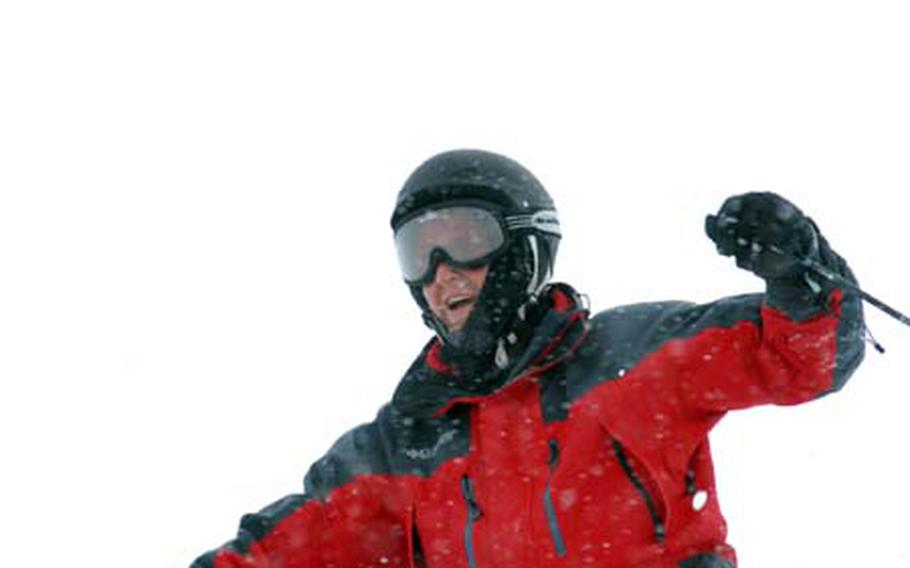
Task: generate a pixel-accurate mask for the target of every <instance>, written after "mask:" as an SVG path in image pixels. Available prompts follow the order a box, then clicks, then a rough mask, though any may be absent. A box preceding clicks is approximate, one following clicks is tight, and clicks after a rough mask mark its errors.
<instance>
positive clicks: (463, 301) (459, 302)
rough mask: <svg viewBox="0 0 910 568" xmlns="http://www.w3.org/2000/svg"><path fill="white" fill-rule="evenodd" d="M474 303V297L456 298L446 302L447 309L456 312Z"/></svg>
mask: <svg viewBox="0 0 910 568" xmlns="http://www.w3.org/2000/svg"><path fill="white" fill-rule="evenodd" d="M473 303H474V297H473V296H456V297H454V298H451V299H449V300H446V308H448V309H449V311H456V310H459V309H461V308H464V307H466V306H470V305H471V304H473Z"/></svg>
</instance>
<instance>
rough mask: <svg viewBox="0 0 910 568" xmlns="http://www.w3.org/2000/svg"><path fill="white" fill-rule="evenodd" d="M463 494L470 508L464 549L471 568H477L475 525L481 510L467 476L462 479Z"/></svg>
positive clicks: (465, 529) (465, 528) (465, 530)
mask: <svg viewBox="0 0 910 568" xmlns="http://www.w3.org/2000/svg"><path fill="white" fill-rule="evenodd" d="M461 493H462V495H464V500H465V504H467V506H468V520H467V522H466V523H465V527H464V549H465V552H466V553H467V555H468V566H469V568H477V556H476V555H475V552H474V523H475V522H476V521H477V519H479V518H480V508H479V507H478V506H477V500H476V499H475V498H474V486H473V484H472V483H471V478H470V477H468V476H467V475H463V476H462V477H461Z"/></svg>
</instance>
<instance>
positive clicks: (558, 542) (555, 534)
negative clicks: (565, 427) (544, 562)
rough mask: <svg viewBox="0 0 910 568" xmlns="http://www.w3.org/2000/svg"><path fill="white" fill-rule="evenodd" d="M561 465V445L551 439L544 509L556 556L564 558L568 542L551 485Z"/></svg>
mask: <svg viewBox="0 0 910 568" xmlns="http://www.w3.org/2000/svg"><path fill="white" fill-rule="evenodd" d="M557 465H559V444H558V443H557V442H556V439H555V438H551V439H550V473H549V476H548V477H547V484H546V486H545V487H544V493H543V508H544V512H546V515H547V525H549V527H550V537H551V538H552V539H553V548H555V549H556V556H559V557H563V556H565V555H566V542H565V539H564V538H563V536H562V531H561V530H560V529H559V519H557V517H556V507H554V506H553V495H552V491H551V485H552V483H553V474H554V473H555V472H556V466H557Z"/></svg>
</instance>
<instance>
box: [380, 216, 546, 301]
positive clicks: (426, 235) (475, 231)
mask: <svg viewBox="0 0 910 568" xmlns="http://www.w3.org/2000/svg"><path fill="white" fill-rule="evenodd" d="M522 229H528V230H538V231H542V232H545V233H548V234H551V235H555V236H557V237H558V236H559V235H560V232H559V220H558V218H557V216H556V211H552V210H548V211H538V212H536V213H533V214H526V215H511V216H504V217H503V216H500V215H499V214H498V213H497V212H495V211H493V210H491V209H488V208H485V207H482V206H477V205H456V206H449V207H445V208H440V209H430V210H425V211H423V212H421V213H419V214H417V215H416V216H414V217H412V218H411V219H409V220H407V221H405V222H404V223H402V225H401V226H400V227H399V228H398V230H396V231H395V249H396V251H397V252H398V262H399V264H400V265H401V273H402V275H403V276H404V279H405V281H406V282H408V283H409V284H421V283H426V282H428V281H430V280H431V279H432V278H433V275H434V274H435V270H434V269H435V266H436V264H437V263H438V262H439V260H442V259H445V260H446V261H448V262H450V263H451V264H453V265H454V266H458V267H462V268H471V267H477V266H481V265H483V264H486V263H487V262H489V261H490V260H491V259H492V258H493V257H495V256H496V255H498V254H499V253H500V252H502V251H503V250H505V249H506V247H507V246H508V244H509V233H510V232H514V231H520V230H522Z"/></svg>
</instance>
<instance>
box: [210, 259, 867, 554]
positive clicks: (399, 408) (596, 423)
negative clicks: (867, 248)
mask: <svg viewBox="0 0 910 568" xmlns="http://www.w3.org/2000/svg"><path fill="white" fill-rule="evenodd" d="M824 252H825V255H824V260H825V262H826V264H827V265H828V267H829V268H831V269H832V270H835V271H836V272H839V273H840V274H842V275H844V276H847V277H849V278H852V276H851V275H850V272H849V270H848V269H847V267H846V265H845V264H844V263H843V261H842V260H841V259H840V258H839V257H837V256H836V255H834V254H833V253H832V252H830V250H828V249H827V248H826V250H825V251H824ZM550 298H551V300H552V307H551V309H550V310H549V312H548V313H547V314H546V316H545V317H544V318H543V320H542V322H541V323H540V324H539V325H538V326H537V328H536V330H535V333H534V335H533V336H532V338H531V339H530V341H529V342H528V347H527V349H526V350H525V351H524V354H523V356H522V360H521V361H519V362H518V363H517V364H516V365H515V366H514V371H513V372H512V373H511V375H510V376H509V377H508V380H507V381H505V382H504V383H503V384H499V385H497V386H496V387H490V386H489V385H485V384H481V385H473V384H470V381H464V380H456V378H455V377H454V375H453V374H451V373H450V372H449V370H448V369H447V368H446V366H445V364H444V363H443V362H442V361H441V360H440V357H439V345H438V343H437V342H436V341H435V340H434V341H433V342H431V343H430V344H429V345H428V346H427V347H426V348H425V349H424V350H423V352H422V353H421V355H420V356H419V357H418V359H417V361H416V362H415V363H414V365H413V366H412V367H411V368H410V369H409V370H408V372H407V374H406V375H405V377H404V379H403V380H402V382H401V384H400V386H399V388H398V390H397V392H396V394H395V396H394V398H393V400H392V401H391V402H390V403H389V404H387V405H386V406H384V407H383V408H382V409H381V410H380V411H379V414H378V416H377V417H376V419H375V420H374V421H373V422H370V423H369V424H365V425H362V426H360V427H358V428H355V429H354V430H352V431H351V432H349V433H347V434H346V435H345V436H343V437H342V438H341V439H340V440H339V441H338V442H337V443H336V444H335V445H334V446H333V447H332V448H331V450H330V451H329V452H328V453H327V454H326V455H325V456H324V457H323V458H321V459H320V460H319V461H318V462H316V463H315V464H314V465H313V467H312V468H311V470H310V471H309V473H308V474H307V476H306V479H305V482H304V485H305V492H304V493H303V494H299V495H291V496H288V497H286V498H284V499H282V500H280V501H278V502H276V503H274V504H273V505H271V506H269V507H267V508H266V509H264V510H263V511H260V512H259V513H256V514H250V515H247V516H245V517H243V519H242V521H241V524H240V530H239V534H238V536H237V538H236V539H235V540H233V541H231V542H229V543H227V544H226V545H224V546H223V547H221V548H219V549H217V550H214V551H212V552H210V553H208V554H206V555H204V556H203V557H201V558H199V559H198V560H197V561H196V562H195V563H194V564H193V568H209V567H215V568H239V567H245V568H253V567H255V568H267V567H269V568H279V567H280V568H292V567H293V568H304V567H307V568H317V567H318V568H330V567H332V568H353V567H367V566H377V567H382V566H407V567H411V568H414V567H418V566H427V567H431V568H461V567H467V568H493V567H496V568H511V567H516V568H517V567H521V568H527V567H552V568H557V567H570V566H571V567H576V566H577V567H581V566H610V567H611V568H624V567H649V568H650V567H654V568H663V567H666V568H671V567H672V568H730V567H732V566H735V565H736V558H735V554H734V551H733V549H732V548H731V547H730V546H729V545H728V544H727V543H726V525H725V521H724V519H723V517H722V515H721V512H720V508H719V505H718V499H717V495H716V493H715V484H714V473H713V469H712V462H711V454H710V450H709V447H708V432H709V431H710V430H711V428H712V427H713V426H714V425H715V424H716V423H717V421H718V420H720V418H721V417H723V416H724V414H725V413H726V412H727V411H729V410H734V409H738V408H745V407H749V406H754V405H758V404H767V403H772V404H782V405H791V404H798V403H801V402H805V401H809V400H812V399H815V398H818V397H819V396H822V395H824V394H827V393H830V392H832V391H835V390H838V389H840V388H841V387H842V386H843V385H844V383H845V382H846V380H847V378H848V377H849V376H850V374H851V373H852V372H853V370H854V369H855V368H856V367H857V365H858V364H859V362H860V361H861V359H862V357H863V351H864V349H863V347H864V341H863V337H864V334H865V327H864V325H863V321H862V311H861V304H860V299H859V298H858V297H857V296H856V295H855V294H854V293H853V292H852V291H850V290H841V289H825V290H823V291H822V292H821V293H820V294H817V293H813V292H812V290H811V289H810V288H809V286H805V285H799V284H796V285H792V286H790V285H784V284H781V283H770V284H769V285H768V290H767V292H766V294H752V295H742V296H735V297H730V298H725V299H722V300H719V301H716V302H713V303H709V304H703V305H694V304H690V303H684V302H661V303H648V304H638V305H632V306H626V307H619V308H615V309H611V310H608V311H605V312H602V313H600V314H597V315H596V316H594V317H589V314H588V313H587V311H586V310H585V309H584V308H583V307H582V306H581V305H580V302H579V301H578V299H577V296H576V294H575V293H574V292H573V291H572V289H571V288H569V287H568V286H564V285H556V286H553V287H552V288H551V289H550Z"/></svg>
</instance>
